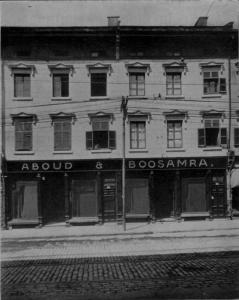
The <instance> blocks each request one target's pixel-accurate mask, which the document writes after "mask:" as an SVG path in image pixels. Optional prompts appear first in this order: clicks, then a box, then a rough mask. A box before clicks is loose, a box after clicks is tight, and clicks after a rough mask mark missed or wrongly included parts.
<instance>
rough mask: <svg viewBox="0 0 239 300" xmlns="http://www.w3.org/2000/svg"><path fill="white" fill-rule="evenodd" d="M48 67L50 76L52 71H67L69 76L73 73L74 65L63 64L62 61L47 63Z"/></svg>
mask: <svg viewBox="0 0 239 300" xmlns="http://www.w3.org/2000/svg"><path fill="white" fill-rule="evenodd" d="M48 68H49V70H50V76H51V75H52V73H54V72H56V73H57V72H60V73H61V72H67V73H70V74H71V76H73V73H74V66H73V65H65V64H62V63H59V64H50V65H48Z"/></svg>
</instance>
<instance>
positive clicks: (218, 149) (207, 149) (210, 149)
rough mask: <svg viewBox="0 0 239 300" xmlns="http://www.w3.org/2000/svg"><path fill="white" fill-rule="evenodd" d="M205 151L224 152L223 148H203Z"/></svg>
mask: <svg viewBox="0 0 239 300" xmlns="http://www.w3.org/2000/svg"><path fill="white" fill-rule="evenodd" d="M203 151H222V147H217V146H215V147H207V148H203Z"/></svg>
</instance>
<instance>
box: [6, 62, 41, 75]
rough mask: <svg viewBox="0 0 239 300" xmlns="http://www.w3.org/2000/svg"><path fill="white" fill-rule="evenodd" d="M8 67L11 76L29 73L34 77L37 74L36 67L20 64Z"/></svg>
mask: <svg viewBox="0 0 239 300" xmlns="http://www.w3.org/2000/svg"><path fill="white" fill-rule="evenodd" d="M8 67H9V69H10V70H11V76H13V74H15V73H19V72H24V73H29V74H31V75H32V76H34V75H35V73H36V67H35V66H34V65H29V64H23V63H19V64H12V65H8Z"/></svg>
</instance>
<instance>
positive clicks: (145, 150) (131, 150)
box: [129, 149, 149, 153]
mask: <svg viewBox="0 0 239 300" xmlns="http://www.w3.org/2000/svg"><path fill="white" fill-rule="evenodd" d="M147 152H149V150H148V149H129V153H147Z"/></svg>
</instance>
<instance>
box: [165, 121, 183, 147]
mask: <svg viewBox="0 0 239 300" xmlns="http://www.w3.org/2000/svg"><path fill="white" fill-rule="evenodd" d="M167 141H168V148H182V146H183V138H182V121H167Z"/></svg>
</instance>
